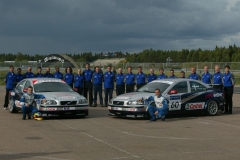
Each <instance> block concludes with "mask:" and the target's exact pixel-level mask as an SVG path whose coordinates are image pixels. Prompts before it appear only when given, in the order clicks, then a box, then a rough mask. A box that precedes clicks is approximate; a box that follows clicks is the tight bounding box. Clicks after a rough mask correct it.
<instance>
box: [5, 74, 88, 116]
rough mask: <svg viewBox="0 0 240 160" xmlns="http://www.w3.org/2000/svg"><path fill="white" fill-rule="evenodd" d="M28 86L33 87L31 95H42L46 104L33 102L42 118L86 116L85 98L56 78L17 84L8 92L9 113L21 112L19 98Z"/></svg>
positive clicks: (33, 79) (25, 81)
mask: <svg viewBox="0 0 240 160" xmlns="http://www.w3.org/2000/svg"><path fill="white" fill-rule="evenodd" d="M28 86H32V87H33V93H36V94H43V95H44V96H45V97H46V100H47V101H46V102H45V103H43V102H42V101H41V100H38V99H36V100H34V102H33V104H32V105H33V106H35V107H36V108H37V109H38V111H39V112H41V113H42V115H43V116H53V115H79V116H88V102H87V100H86V98H85V97H83V96H81V95H79V94H78V93H77V92H74V91H73V90H72V89H71V88H70V87H69V86H68V84H66V83H65V82H64V81H63V80H60V79H56V78H28V79H24V80H22V81H21V82H19V83H18V84H17V86H16V88H14V89H13V90H11V91H10V99H9V111H10V112H11V113H16V112H18V111H21V105H20V102H19V100H20V98H21V97H22V95H23V94H24V92H27V88H28Z"/></svg>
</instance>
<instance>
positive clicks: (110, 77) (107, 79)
mask: <svg viewBox="0 0 240 160" xmlns="http://www.w3.org/2000/svg"><path fill="white" fill-rule="evenodd" d="M113 86H114V74H113V72H105V73H104V88H113Z"/></svg>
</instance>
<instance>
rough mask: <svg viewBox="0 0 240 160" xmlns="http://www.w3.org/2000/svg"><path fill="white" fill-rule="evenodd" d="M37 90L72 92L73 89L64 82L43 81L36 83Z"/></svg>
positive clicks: (35, 89)
mask: <svg viewBox="0 0 240 160" xmlns="http://www.w3.org/2000/svg"><path fill="white" fill-rule="evenodd" d="M34 91H35V92H70V91H72V89H71V88H70V87H69V85H67V84H66V83H63V82H43V83H36V84H34Z"/></svg>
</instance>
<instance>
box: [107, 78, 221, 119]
mask: <svg viewBox="0 0 240 160" xmlns="http://www.w3.org/2000/svg"><path fill="white" fill-rule="evenodd" d="M156 88H159V89H160V90H161V93H162V96H163V97H165V98H166V99H167V100H168V110H169V113H171V112H173V111H194V110H195V111H197V110H199V111H205V112H206V113H207V114H208V115H216V114H217V113H218V111H219V110H220V109H223V107H224V103H225V100H224V94H223V92H222V91H221V90H216V89H214V88H212V87H210V86H209V85H207V84H205V83H203V82H201V81H198V80H193V79H181V78H179V79H162V80H155V81H152V82H150V83H148V84H146V85H145V86H143V87H142V88H140V89H139V90H137V91H136V92H132V93H126V94H122V95H120V96H117V97H115V98H113V99H111V101H110V102H109V105H108V110H109V112H110V113H111V114H112V115H115V116H128V117H145V116H147V115H148V114H147V106H148V104H147V103H146V102H140V101H138V99H139V98H141V97H149V96H154V90H155V89H156Z"/></svg>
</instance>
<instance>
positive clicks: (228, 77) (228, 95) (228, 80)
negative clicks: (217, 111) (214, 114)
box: [223, 65, 234, 114]
mask: <svg viewBox="0 0 240 160" xmlns="http://www.w3.org/2000/svg"><path fill="white" fill-rule="evenodd" d="M223 86H224V94H225V100H226V102H225V114H232V106H233V100H232V96H233V87H234V76H233V74H232V73H231V72H230V66H229V65H226V66H225V73H224V74H223Z"/></svg>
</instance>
